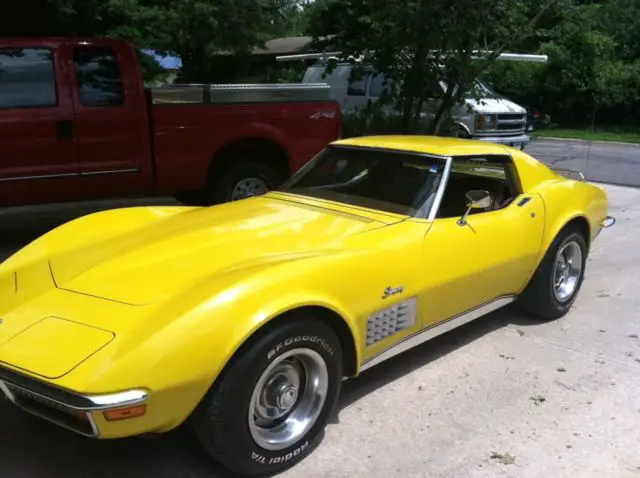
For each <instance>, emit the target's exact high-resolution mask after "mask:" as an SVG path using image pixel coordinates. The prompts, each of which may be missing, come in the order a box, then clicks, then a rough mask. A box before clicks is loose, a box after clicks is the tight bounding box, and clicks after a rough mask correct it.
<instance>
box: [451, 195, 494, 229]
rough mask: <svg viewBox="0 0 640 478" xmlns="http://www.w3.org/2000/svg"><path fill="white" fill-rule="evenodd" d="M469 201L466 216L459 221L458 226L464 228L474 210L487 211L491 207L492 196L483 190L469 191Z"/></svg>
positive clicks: (466, 196) (467, 198)
mask: <svg viewBox="0 0 640 478" xmlns="http://www.w3.org/2000/svg"><path fill="white" fill-rule="evenodd" d="M465 198H466V200H467V210H466V211H465V213H464V215H463V216H462V217H461V218H460V219H458V225H459V226H464V225H465V224H466V223H467V216H468V215H469V213H470V212H471V210H472V209H486V208H488V207H490V206H491V194H490V193H489V191H484V190H481V189H478V190H472V191H468V192H467V194H465Z"/></svg>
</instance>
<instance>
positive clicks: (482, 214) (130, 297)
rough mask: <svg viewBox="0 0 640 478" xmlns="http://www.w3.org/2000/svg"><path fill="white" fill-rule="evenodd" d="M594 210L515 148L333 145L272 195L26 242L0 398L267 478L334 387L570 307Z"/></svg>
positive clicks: (2, 331) (10, 288)
mask: <svg viewBox="0 0 640 478" xmlns="http://www.w3.org/2000/svg"><path fill="white" fill-rule="evenodd" d="M607 214H608V201H607V195H606V193H605V191H604V189H602V188H601V187H599V186H598V185H594V184H591V183H589V182H587V181H585V180H584V178H583V177H582V176H581V175H580V174H579V173H572V172H567V171H565V172H562V171H561V172H558V171H555V170H552V169H550V168H549V167H547V166H545V165H544V164H543V163H541V162H539V161H538V160H536V159H535V158H533V157H531V156H530V155H528V154H527V153H524V152H522V151H520V150H517V149H513V148H509V147H506V146H502V145H498V144H494V143H487V142H481V141H471V140H463V139H456V138H437V137H427V136H422V137H420V136H371V137H360V138H351V139H343V140H339V141H336V142H334V143H331V144H330V145H328V146H327V147H326V148H325V149H324V150H323V151H321V152H320V153H319V154H318V155H317V156H316V157H315V158H313V159H312V160H311V161H310V162H309V163H308V164H307V165H306V166H305V167H304V168H302V169H301V170H300V171H299V172H298V173H296V174H295V175H294V176H293V177H292V178H291V179H290V180H289V181H288V182H287V183H285V184H284V185H282V186H281V187H280V188H279V189H277V190H274V191H270V192H267V193H266V194H263V195H259V196H255V197H250V198H246V199H242V200H239V201H235V202H229V203H226V204H219V205H216V206H212V207H201V208H200V207H174V206H150V207H131V208H121V209H113V210H108V211H103V212H99V213H95V214H90V215H87V216H84V217H81V218H78V219H75V220H73V221H71V222H69V223H67V224H64V225H62V226H60V227H58V228H56V229H53V230H51V231H50V232H48V233H46V234H44V235H43V236H41V237H40V238H38V239H36V240H35V241H33V242H32V243H30V244H28V245H26V246H25V247H24V248H22V249H21V250H19V251H18V252H17V253H15V254H14V255H13V256H12V257H10V258H9V259H7V260H6V261H5V262H4V263H2V264H1V265H0V394H4V395H5V396H6V398H7V399H8V400H9V401H10V402H12V403H13V404H15V405H16V406H17V407H19V408H21V409H23V410H25V411H27V412H29V413H32V414H35V415H37V416H39V417H41V418H42V419H45V420H48V421H50V422H54V423H56V424H58V425H59V426H62V427H65V428H67V429H69V430H72V431H74V432H76V433H80V434H82V435H86V436H88V437H92V438H100V439H111V438H120V437H130V436H135V435H142V434H147V433H163V432H167V431H169V430H172V429H174V428H176V427H178V426H180V425H182V424H183V423H184V424H187V425H188V426H190V427H191V428H192V429H193V431H194V433H195V435H196V436H197V437H198V439H199V441H200V443H201V444H202V446H203V447H204V448H205V449H206V450H207V452H208V453H209V454H210V455H211V456H212V457H213V458H214V459H216V460H218V461H219V462H221V463H222V464H223V465H225V466H226V467H227V468H229V469H231V470H234V471H235V472H237V473H240V474H243V475H247V476H251V475H262V474H270V473H276V472H279V471H282V470H284V469H286V468H288V467H291V466H293V465H294V464H296V463H298V462H299V461H300V460H301V459H303V458H304V457H305V456H307V455H308V454H309V453H310V452H311V450H312V448H313V444H314V443H315V442H316V441H317V440H318V438H319V435H320V434H321V432H322V431H323V429H324V428H325V426H326V424H327V422H328V420H329V418H330V416H331V414H332V413H333V410H334V408H335V406H336V403H337V400H338V396H339V393H340V389H341V384H342V382H343V380H344V379H347V378H352V377H356V376H357V375H358V374H360V373H361V372H363V371H364V370H366V369H369V368H371V367H373V366H374V365H377V364H379V363H380V362H382V361H384V360H386V359H389V358H391V357H393V356H396V355H398V354H399V353H401V352H402V351H404V350H407V349H409V348H411V347H414V346H416V345H418V344H421V343H423V342H425V341H427V340H429V339H431V338H433V337H435V336H437V335H439V334H442V333H444V332H447V331H449V330H451V329H454V328H456V327H458V326H460V325H462V324H465V323H467V322H469V321H471V320H474V319H477V318H479V317H481V316H483V315H485V314H487V313H489V312H491V311H494V310H496V309H499V308H501V307H504V306H507V305H508V304H511V303H514V307H515V306H517V307H519V308H520V309H521V310H522V311H523V313H527V314H530V315H533V316H536V317H538V318H539V319H540V320H541V321H545V320H554V319H558V318H560V317H562V316H564V315H565V314H567V312H568V311H569V309H570V307H571V305H572V304H573V303H574V301H575V300H576V297H577V296H578V293H579V291H580V288H581V284H582V282H583V278H584V273H585V266H586V259H587V255H588V253H589V251H590V247H591V245H592V243H593V241H594V240H595V239H596V237H597V236H598V234H599V233H600V232H601V230H602V229H603V228H606V227H608V226H610V225H611V224H612V223H613V218H611V217H610V216H608V215H607ZM398 359H399V360H401V358H398Z"/></svg>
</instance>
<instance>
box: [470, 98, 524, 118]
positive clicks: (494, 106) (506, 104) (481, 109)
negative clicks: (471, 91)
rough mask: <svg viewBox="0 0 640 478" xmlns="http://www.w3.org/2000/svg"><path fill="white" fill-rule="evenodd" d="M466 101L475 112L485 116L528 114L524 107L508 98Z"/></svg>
mask: <svg viewBox="0 0 640 478" xmlns="http://www.w3.org/2000/svg"><path fill="white" fill-rule="evenodd" d="M464 101H465V103H466V104H467V106H469V107H471V108H472V109H473V110H474V111H476V112H478V113H483V114H503V113H521V114H523V115H524V114H525V113H526V112H527V110H525V109H524V108H523V107H522V106H520V105H518V104H516V103H514V102H513V101H509V100H508V99H506V98H483V99H482V100H480V101H478V100H476V99H472V98H466V99H465V100H464Z"/></svg>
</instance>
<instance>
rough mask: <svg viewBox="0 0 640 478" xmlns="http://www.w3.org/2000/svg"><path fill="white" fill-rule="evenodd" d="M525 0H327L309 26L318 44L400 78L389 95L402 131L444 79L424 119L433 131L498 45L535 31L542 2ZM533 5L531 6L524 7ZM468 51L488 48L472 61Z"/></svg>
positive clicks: (416, 118) (413, 122)
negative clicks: (436, 106) (430, 115)
mask: <svg viewBox="0 0 640 478" xmlns="http://www.w3.org/2000/svg"><path fill="white" fill-rule="evenodd" d="M550 3H553V2H547V3H545V4H543V5H542V6H540V5H538V6H535V4H536V2H531V1H528V0H407V1H404V2H388V1H387V0H327V1H326V2H324V3H323V5H322V6H321V7H320V8H318V9H316V11H315V12H314V18H313V21H312V22H311V25H312V28H311V30H310V31H311V33H312V35H313V36H314V38H316V46H317V47H318V48H325V49H331V47H335V48H337V49H339V50H341V51H343V52H345V53H346V54H351V55H354V56H359V55H362V54H366V55H367V59H368V61H369V62H370V63H371V64H372V65H373V66H374V68H375V69H376V70H377V71H379V72H382V73H384V74H385V75H387V76H388V77H390V78H391V79H393V80H394V81H395V82H396V83H397V84H399V85H400V88H398V90H397V92H396V93H395V97H394V98H393V100H394V101H395V103H396V105H397V107H398V108H399V109H400V110H401V111H402V115H403V130H404V131H409V130H411V129H413V128H415V126H416V122H417V121H419V119H420V117H421V112H422V109H423V104H424V102H425V101H427V100H428V99H429V98H433V97H434V92H436V91H438V89H437V88H435V85H437V82H439V81H442V80H443V81H446V82H447V90H446V92H444V94H442V93H440V94H439V95H438V94H437V93H436V95H438V96H440V98H438V99H440V100H441V106H440V110H439V111H438V113H437V114H436V117H435V119H434V121H433V123H432V126H431V131H432V132H435V133H437V132H438V131H439V130H440V128H441V127H442V126H443V124H445V123H446V121H447V119H448V116H449V115H450V111H451V108H452V107H453V106H454V105H455V104H456V103H460V102H461V101H462V96H463V94H464V93H465V92H467V91H469V87H470V86H471V85H472V84H473V82H474V80H475V79H476V78H477V77H478V76H479V75H480V74H481V73H482V72H483V71H485V70H486V69H488V68H489V67H490V66H491V64H493V62H494V61H495V59H496V57H497V56H498V55H499V54H500V53H502V52H503V51H505V49H506V48H508V47H511V46H515V45H517V43H518V42H519V41H521V40H523V39H525V38H527V37H528V36H529V35H531V34H533V33H534V32H535V30H534V27H535V25H536V23H537V21H538V20H539V19H540V17H541V12H543V11H544V10H545V9H546V7H547V6H548V5H549V4H550ZM532 4H534V6H532ZM474 50H494V53H491V54H488V55H484V56H483V58H481V59H480V60H478V61H476V60H474V59H473V56H474Z"/></svg>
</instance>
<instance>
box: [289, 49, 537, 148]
mask: <svg viewBox="0 0 640 478" xmlns="http://www.w3.org/2000/svg"><path fill="white" fill-rule="evenodd" d="M339 53H340V52H336V53H327V54H306V55H305V54H303V55H287V56H280V57H278V58H277V59H278V61H296V60H308V59H313V58H316V59H318V62H317V63H316V64H314V65H311V66H310V67H308V68H307V70H306V72H305V75H304V78H303V80H302V82H303V83H327V84H329V85H330V87H331V94H330V96H331V99H332V100H335V101H337V102H338V103H339V104H340V107H341V110H342V113H343V115H348V114H350V113H354V112H356V111H357V110H358V109H361V108H363V107H364V106H366V105H367V103H368V102H369V101H373V102H376V101H378V100H379V99H380V96H381V95H382V94H383V91H384V90H385V89H386V88H390V84H391V83H390V80H386V81H385V77H384V76H383V75H381V74H378V73H375V72H374V70H373V69H372V68H371V67H370V66H366V65H362V64H360V65H358V66H357V69H358V71H357V73H356V74H353V75H352V72H353V71H354V61H348V62H340V63H338V64H337V65H336V67H335V69H334V70H333V71H332V72H331V73H329V74H327V75H326V76H325V71H326V69H327V62H326V59H327V58H328V57H329V58H330V57H334V58H335V56H334V55H338V54H339ZM498 59H499V60H507V61H535V62H545V61H547V56H546V55H520V54H514V53H504V54H503V55H501V56H500V57H499V58H498ZM355 63H360V60H356V61H355ZM445 90H446V84H445V83H444V82H440V84H439V91H434V92H433V95H432V96H431V98H430V99H428V100H427V101H426V102H425V104H424V107H423V111H424V113H423V117H424V119H425V123H428V122H429V120H430V119H433V117H434V116H435V114H436V112H437V111H438V108H439V105H440V98H441V97H442V94H443V93H444V91H445ZM474 90H475V91H473V92H472V93H471V92H470V93H469V95H468V97H467V98H465V100H464V101H465V102H464V104H463V105H457V106H455V107H454V108H453V110H452V111H451V114H452V117H453V120H454V122H455V125H456V129H457V130H456V133H457V135H458V136H460V137H464V138H471V139H476V140H483V141H490V142H494V143H500V144H506V145H508V146H512V147H515V148H519V149H524V147H525V146H526V145H527V144H529V141H530V139H531V138H530V137H529V136H528V135H527V132H526V130H525V129H526V125H527V111H526V109H525V108H523V107H522V106H520V105H518V104H516V103H514V102H513V101H509V100H508V99H506V98H503V97H498V96H496V94H495V93H494V92H493V91H492V90H491V89H490V88H488V87H487V86H486V85H484V84H483V83H482V82H481V81H476V82H475V87H474ZM478 97H480V100H478ZM383 111H384V113H386V114H389V115H392V114H400V113H399V111H397V110H396V108H395V107H394V106H393V105H385V106H383Z"/></svg>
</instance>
